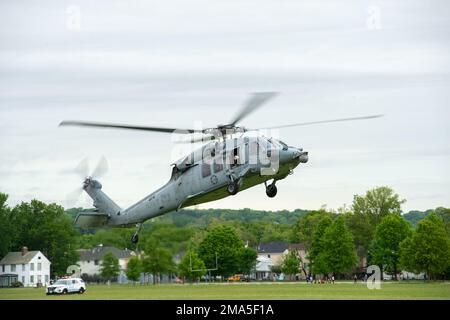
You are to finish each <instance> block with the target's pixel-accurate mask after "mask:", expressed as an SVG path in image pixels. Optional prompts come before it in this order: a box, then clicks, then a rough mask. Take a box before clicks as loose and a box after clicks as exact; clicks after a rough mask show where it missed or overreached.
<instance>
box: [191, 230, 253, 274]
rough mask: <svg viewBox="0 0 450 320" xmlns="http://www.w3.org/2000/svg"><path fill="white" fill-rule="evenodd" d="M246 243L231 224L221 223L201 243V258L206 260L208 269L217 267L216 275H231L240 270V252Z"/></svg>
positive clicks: (199, 250)
mask: <svg viewBox="0 0 450 320" xmlns="http://www.w3.org/2000/svg"><path fill="white" fill-rule="evenodd" d="M243 247H244V244H243V242H242V240H241V239H239V237H238V236H237V234H236V231H235V230H234V229H233V228H231V227H229V226H222V225H219V226H217V227H215V228H213V229H212V230H210V231H209V232H208V233H207V235H206V237H205V238H204V239H203V241H202V242H201V243H200V245H199V249H198V253H199V257H200V259H202V260H203V261H204V262H205V266H206V267H207V268H208V269H212V268H215V267H216V255H217V264H218V270H217V271H214V274H215V275H221V276H230V275H232V274H235V273H237V272H238V271H239V268H240V266H239V264H240V252H241V250H242V248H243Z"/></svg>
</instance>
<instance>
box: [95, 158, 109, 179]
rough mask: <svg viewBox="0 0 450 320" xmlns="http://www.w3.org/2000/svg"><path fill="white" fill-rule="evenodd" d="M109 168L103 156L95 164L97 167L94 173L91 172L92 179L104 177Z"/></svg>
mask: <svg viewBox="0 0 450 320" xmlns="http://www.w3.org/2000/svg"><path fill="white" fill-rule="evenodd" d="M108 169H109V166H108V161H106V158H105V156H102V158H101V159H100V161H99V162H98V164H97V167H96V168H95V169H94V172H92V175H91V176H92V177H93V178H95V179H98V178H100V177H102V176H103V175H105V174H106V173H107V172H108Z"/></svg>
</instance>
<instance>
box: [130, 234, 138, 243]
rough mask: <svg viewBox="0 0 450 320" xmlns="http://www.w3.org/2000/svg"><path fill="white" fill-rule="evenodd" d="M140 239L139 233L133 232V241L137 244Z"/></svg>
mask: <svg viewBox="0 0 450 320" xmlns="http://www.w3.org/2000/svg"><path fill="white" fill-rule="evenodd" d="M138 241H139V235H138V234H137V233H135V234H133V236H132V237H131V243H133V244H136V243H138Z"/></svg>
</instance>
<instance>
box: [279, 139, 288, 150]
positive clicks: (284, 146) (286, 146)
mask: <svg viewBox="0 0 450 320" xmlns="http://www.w3.org/2000/svg"><path fill="white" fill-rule="evenodd" d="M278 142H279V143H280V144H281V145H282V146H283V150H287V149H288V148H289V147H288V145H287V144H286V143H284V142H283V141H281V140H278Z"/></svg>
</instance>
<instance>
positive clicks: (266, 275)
mask: <svg viewBox="0 0 450 320" xmlns="http://www.w3.org/2000/svg"><path fill="white" fill-rule="evenodd" d="M292 250H296V251H297V252H298V254H299V256H300V258H301V259H302V263H303V265H301V266H300V267H301V269H306V268H307V267H308V259H306V256H307V252H306V248H305V246H304V244H302V243H294V244H289V243H287V242H282V241H272V242H266V243H261V244H259V245H258V246H257V247H256V251H257V252H258V257H257V261H256V270H255V277H256V279H257V280H269V279H272V278H273V277H272V276H273V274H272V267H274V266H281V264H282V263H283V257H284V256H285V255H287V254H288V253H289V252H290V251H292ZM298 276H299V277H306V275H305V274H304V272H301V273H300V274H299V275H298Z"/></svg>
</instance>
